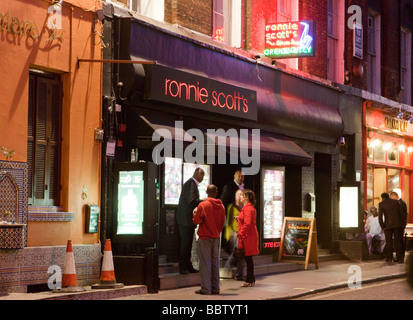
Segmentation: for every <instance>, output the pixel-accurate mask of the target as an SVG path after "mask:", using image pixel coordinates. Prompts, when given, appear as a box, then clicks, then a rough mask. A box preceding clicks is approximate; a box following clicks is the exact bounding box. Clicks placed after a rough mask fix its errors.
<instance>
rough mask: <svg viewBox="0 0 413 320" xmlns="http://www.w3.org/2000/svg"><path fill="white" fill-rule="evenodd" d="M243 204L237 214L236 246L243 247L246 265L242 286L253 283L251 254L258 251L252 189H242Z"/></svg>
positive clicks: (255, 213)
mask: <svg viewBox="0 0 413 320" xmlns="http://www.w3.org/2000/svg"><path fill="white" fill-rule="evenodd" d="M241 202H242V203H243V204H244V207H243V208H242V210H241V212H240V214H239V216H238V247H239V248H244V251H245V263H246V265H247V278H246V280H245V283H244V284H243V285H242V287H252V286H254V284H255V276H254V262H253V260H252V256H255V255H257V254H258V253H259V251H258V230H257V210H255V207H254V205H255V202H256V200H255V193H254V192H253V191H252V190H244V193H243V194H242V196H241Z"/></svg>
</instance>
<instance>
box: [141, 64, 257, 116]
mask: <svg viewBox="0 0 413 320" xmlns="http://www.w3.org/2000/svg"><path fill="white" fill-rule="evenodd" d="M145 71H146V77H145V98H146V99H151V100H155V101H162V102H167V103H171V104H175V105H180V106H184V107H189V108H194V109H198V110H203V111H208V112H214V113H219V114H222V115H227V116H232V117H237V118H242V119H248V120H257V94H256V92H255V91H252V90H249V89H245V88H241V87H238V86H233V85H230V84H227V83H224V82H220V81H216V80H211V79H209V78H205V77H200V76H197V75H195V74H192V73H187V72H183V71H180V70H176V69H171V68H168V67H165V66H161V65H150V66H145Z"/></svg>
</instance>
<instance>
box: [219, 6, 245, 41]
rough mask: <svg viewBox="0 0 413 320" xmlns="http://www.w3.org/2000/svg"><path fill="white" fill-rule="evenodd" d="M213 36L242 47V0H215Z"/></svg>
mask: <svg viewBox="0 0 413 320" xmlns="http://www.w3.org/2000/svg"><path fill="white" fill-rule="evenodd" d="M212 13H213V28H212V38H213V39H215V40H217V41H220V42H223V43H226V44H228V45H230V46H232V47H236V48H240V47H241V0H214V2H213V8H212Z"/></svg>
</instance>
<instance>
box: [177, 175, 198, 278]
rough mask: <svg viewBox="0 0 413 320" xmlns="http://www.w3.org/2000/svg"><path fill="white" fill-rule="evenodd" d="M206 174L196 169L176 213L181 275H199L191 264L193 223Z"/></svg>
mask: <svg viewBox="0 0 413 320" xmlns="http://www.w3.org/2000/svg"><path fill="white" fill-rule="evenodd" d="M204 175H205V172H204V170H202V168H196V169H195V171H194V174H193V176H192V177H191V178H189V179H188V180H187V181H186V182H185V183H184V185H183V188H182V192H181V195H180V197H179V204H178V209H177V211H176V223H177V225H178V230H179V236H180V239H181V242H180V245H181V247H180V254H179V273H180V274H188V273H197V272H199V271H198V270H196V269H194V267H193V266H192V262H191V252H192V242H193V237H194V231H195V225H194V223H193V222H192V217H193V211H194V209H195V208H196V207H197V206H198V205H199V204H200V203H201V200H200V199H199V191H198V184H199V183H200V182H202V180H204Z"/></svg>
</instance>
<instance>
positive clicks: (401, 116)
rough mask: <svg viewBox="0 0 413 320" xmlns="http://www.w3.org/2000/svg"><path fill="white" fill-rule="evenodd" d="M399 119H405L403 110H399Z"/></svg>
mask: <svg viewBox="0 0 413 320" xmlns="http://www.w3.org/2000/svg"><path fill="white" fill-rule="evenodd" d="M397 119H400V120H401V119H403V112H401V111H400V112H399V113H398V114H397Z"/></svg>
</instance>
